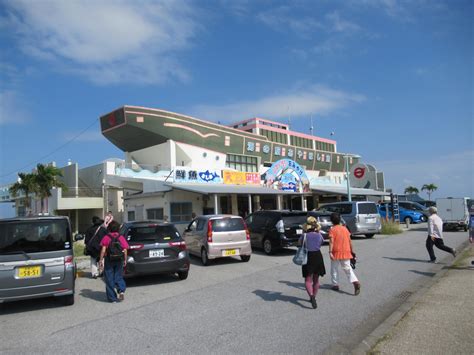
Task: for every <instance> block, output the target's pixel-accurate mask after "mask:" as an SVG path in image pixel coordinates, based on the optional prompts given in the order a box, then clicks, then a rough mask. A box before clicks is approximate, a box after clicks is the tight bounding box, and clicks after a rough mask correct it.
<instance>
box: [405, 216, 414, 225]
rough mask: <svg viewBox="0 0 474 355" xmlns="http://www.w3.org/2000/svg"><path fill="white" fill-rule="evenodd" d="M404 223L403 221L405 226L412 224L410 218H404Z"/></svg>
mask: <svg viewBox="0 0 474 355" xmlns="http://www.w3.org/2000/svg"><path fill="white" fill-rule="evenodd" d="M404 221H405V224H412V223H413V220H412V219H411V217H405V219H404Z"/></svg>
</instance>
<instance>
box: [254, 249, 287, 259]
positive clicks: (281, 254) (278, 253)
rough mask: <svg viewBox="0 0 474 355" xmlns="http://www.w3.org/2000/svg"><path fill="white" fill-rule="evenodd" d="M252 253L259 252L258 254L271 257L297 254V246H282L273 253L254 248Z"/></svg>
mask: <svg viewBox="0 0 474 355" xmlns="http://www.w3.org/2000/svg"><path fill="white" fill-rule="evenodd" d="M252 253H253V254H257V255H263V256H268V257H269V258H271V257H282V256H288V255H295V254H296V247H293V248H281V249H279V250H277V251H276V252H275V253H273V254H272V255H267V254H265V252H264V251H263V249H253V248H252Z"/></svg>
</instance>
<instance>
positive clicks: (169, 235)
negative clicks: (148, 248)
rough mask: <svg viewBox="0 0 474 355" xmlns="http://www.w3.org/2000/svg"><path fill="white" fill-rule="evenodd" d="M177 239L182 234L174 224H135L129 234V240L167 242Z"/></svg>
mask: <svg viewBox="0 0 474 355" xmlns="http://www.w3.org/2000/svg"><path fill="white" fill-rule="evenodd" d="M177 239H180V235H179V233H178V231H177V230H176V228H175V227H174V226H173V225H162V226H161V225H149V226H134V227H131V228H130V231H129V232H128V235H127V240H128V241H130V242H146V241H154V242H157V243H165V242H169V241H173V240H177Z"/></svg>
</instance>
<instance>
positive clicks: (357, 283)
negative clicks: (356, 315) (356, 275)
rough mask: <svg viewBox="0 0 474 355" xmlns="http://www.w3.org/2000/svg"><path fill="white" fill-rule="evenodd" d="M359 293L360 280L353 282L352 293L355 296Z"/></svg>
mask: <svg viewBox="0 0 474 355" xmlns="http://www.w3.org/2000/svg"><path fill="white" fill-rule="evenodd" d="M359 293H360V282H354V295H355V296H357V295H358V294H359Z"/></svg>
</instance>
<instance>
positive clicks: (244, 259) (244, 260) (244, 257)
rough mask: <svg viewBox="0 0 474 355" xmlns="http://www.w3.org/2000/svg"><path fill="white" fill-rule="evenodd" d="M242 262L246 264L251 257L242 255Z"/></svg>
mask: <svg viewBox="0 0 474 355" xmlns="http://www.w3.org/2000/svg"><path fill="white" fill-rule="evenodd" d="M240 260H242V261H243V262H244V263H246V262H247V261H249V260H250V255H241V256H240Z"/></svg>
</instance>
